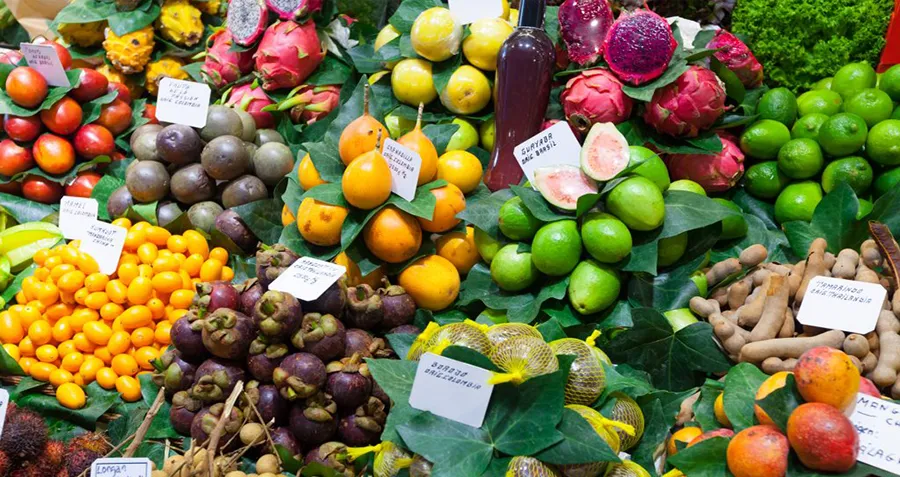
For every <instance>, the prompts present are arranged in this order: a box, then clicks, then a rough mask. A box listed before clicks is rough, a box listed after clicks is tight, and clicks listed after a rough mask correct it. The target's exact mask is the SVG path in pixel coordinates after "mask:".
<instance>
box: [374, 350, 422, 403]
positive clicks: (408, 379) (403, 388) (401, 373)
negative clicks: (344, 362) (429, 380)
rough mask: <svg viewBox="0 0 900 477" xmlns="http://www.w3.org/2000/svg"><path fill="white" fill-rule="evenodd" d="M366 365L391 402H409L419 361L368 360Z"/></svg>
mask: <svg viewBox="0 0 900 477" xmlns="http://www.w3.org/2000/svg"><path fill="white" fill-rule="evenodd" d="M366 363H367V364H368V367H369V372H370V373H372V377H373V378H375V382H376V383H378V385H379V386H381V389H383V390H384V392H385V393H387V395H388V397H390V398H391V401H394V402H395V403H398V402H407V403H408V402H409V393H410V392H411V391H412V385H413V381H414V380H415V377H416V368H417V367H418V366H419V362H418V361H406V360H396V359H371V358H369V359H366Z"/></svg>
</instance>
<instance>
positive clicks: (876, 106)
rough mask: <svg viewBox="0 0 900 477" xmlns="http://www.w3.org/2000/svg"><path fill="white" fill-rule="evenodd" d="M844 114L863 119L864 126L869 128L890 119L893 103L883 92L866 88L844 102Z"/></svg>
mask: <svg viewBox="0 0 900 477" xmlns="http://www.w3.org/2000/svg"><path fill="white" fill-rule="evenodd" d="M844 112H846V113H853V114H855V115H857V116H859V117H861V118H863V119H864V120H865V121H866V126H868V127H870V128H871V127H872V126H874V125H876V124H878V123H880V122H881V121H884V120H885V119H888V118H890V117H891V113H893V112H894V102H893V101H891V97H890V96H888V94H887V93H885V92H884V91H881V90H878V89H875V88H867V89H864V90H862V91H860V92H859V93H856V94H854V95H853V96H852V97H851V98H850V99H848V100H847V101H844Z"/></svg>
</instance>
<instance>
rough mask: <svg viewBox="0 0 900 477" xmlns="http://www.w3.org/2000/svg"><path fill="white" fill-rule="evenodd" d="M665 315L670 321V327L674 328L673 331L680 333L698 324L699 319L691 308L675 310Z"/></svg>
mask: <svg viewBox="0 0 900 477" xmlns="http://www.w3.org/2000/svg"><path fill="white" fill-rule="evenodd" d="M663 315H664V316H665V317H666V320H668V322H669V325H671V326H672V331H674V332H676V333H678V331H679V330H681V329H682V328H686V327H688V326H690V325H693V324H694V323H697V322H698V321H699V320H697V317H696V316H695V315H694V314H693V313H692V312H691V309H690V308H678V309H675V310H669V311H667V312H665V313H663Z"/></svg>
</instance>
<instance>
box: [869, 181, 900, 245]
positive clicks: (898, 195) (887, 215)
mask: <svg viewBox="0 0 900 477" xmlns="http://www.w3.org/2000/svg"><path fill="white" fill-rule="evenodd" d="M866 219H868V220H874V221H876V222H881V223H883V224H884V225H887V226H888V228H890V229H891V232H893V234H894V236H895V237H896V236H900V187H894V188H893V189H891V190H890V191H889V192H888V193H887V194H884V195H882V196H881V197H879V198H878V200H876V201H875V204H874V207H873V208H872V212H871V213H869V215H868V216H867V217H866Z"/></svg>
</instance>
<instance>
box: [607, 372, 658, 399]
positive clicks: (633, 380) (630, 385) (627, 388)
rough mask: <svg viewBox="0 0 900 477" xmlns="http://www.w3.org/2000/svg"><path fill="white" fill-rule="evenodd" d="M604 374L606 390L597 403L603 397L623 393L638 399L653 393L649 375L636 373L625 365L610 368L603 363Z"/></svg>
mask: <svg viewBox="0 0 900 477" xmlns="http://www.w3.org/2000/svg"><path fill="white" fill-rule="evenodd" d="M603 369H604V370H605V372H606V388H605V389H604V390H603V396H601V398H600V399H599V400H598V402H602V401H604V397H605V396H609V395H610V394H612V393H615V392H620V393H625V394H627V395H629V396H632V397H639V396H643V395H645V394H648V393H650V392H652V391H653V385H652V384H651V383H650V375H648V374H646V373H644V372H642V371H638V370H636V369H634V368H632V367H631V366H628V365H627V364H618V365H615V366H611V365H609V364H606V363H603Z"/></svg>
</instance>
